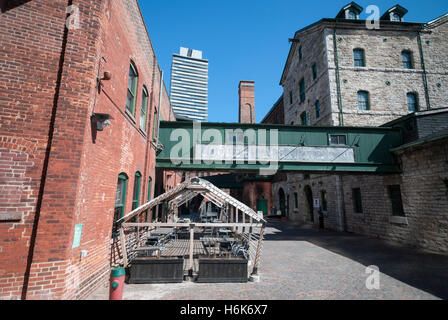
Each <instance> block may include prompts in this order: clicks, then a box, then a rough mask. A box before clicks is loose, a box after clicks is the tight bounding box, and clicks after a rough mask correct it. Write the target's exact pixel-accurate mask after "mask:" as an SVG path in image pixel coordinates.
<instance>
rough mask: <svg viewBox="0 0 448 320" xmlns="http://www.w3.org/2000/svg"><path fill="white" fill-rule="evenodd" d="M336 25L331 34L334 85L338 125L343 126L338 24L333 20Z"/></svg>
mask: <svg viewBox="0 0 448 320" xmlns="http://www.w3.org/2000/svg"><path fill="white" fill-rule="evenodd" d="M335 22H336V24H335V26H334V33H333V46H334V60H335V64H336V84H337V93H338V109H339V125H340V126H342V127H343V126H344V112H343V106H342V98H341V77H340V73H339V56H338V43H337V40H336V36H337V34H336V27H337V24H338V20H337V19H336V20H335Z"/></svg>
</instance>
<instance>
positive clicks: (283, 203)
mask: <svg viewBox="0 0 448 320" xmlns="http://www.w3.org/2000/svg"><path fill="white" fill-rule="evenodd" d="M278 202H279V207H280V212H281V213H282V216H283V217H285V216H286V199H285V192H284V191H283V189H282V188H280V190H279V191H278Z"/></svg>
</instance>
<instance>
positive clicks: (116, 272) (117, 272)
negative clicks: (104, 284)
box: [110, 268, 126, 278]
mask: <svg viewBox="0 0 448 320" xmlns="http://www.w3.org/2000/svg"><path fill="white" fill-rule="evenodd" d="M124 275H126V271H125V269H124V268H115V269H113V270H112V272H111V274H110V276H111V277H112V278H119V277H122V276H124Z"/></svg>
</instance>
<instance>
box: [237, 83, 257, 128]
mask: <svg viewBox="0 0 448 320" xmlns="http://www.w3.org/2000/svg"><path fill="white" fill-rule="evenodd" d="M238 121H239V123H255V86H254V82H253V81H241V82H240V85H239V120H238Z"/></svg>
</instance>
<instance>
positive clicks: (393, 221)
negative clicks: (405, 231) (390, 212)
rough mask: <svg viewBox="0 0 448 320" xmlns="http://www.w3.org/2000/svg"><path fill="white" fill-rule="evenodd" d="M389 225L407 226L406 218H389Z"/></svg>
mask: <svg viewBox="0 0 448 320" xmlns="http://www.w3.org/2000/svg"><path fill="white" fill-rule="evenodd" d="M389 223H391V224H399V225H406V226H407V225H408V218H406V217H400V216H390V217H389Z"/></svg>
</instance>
